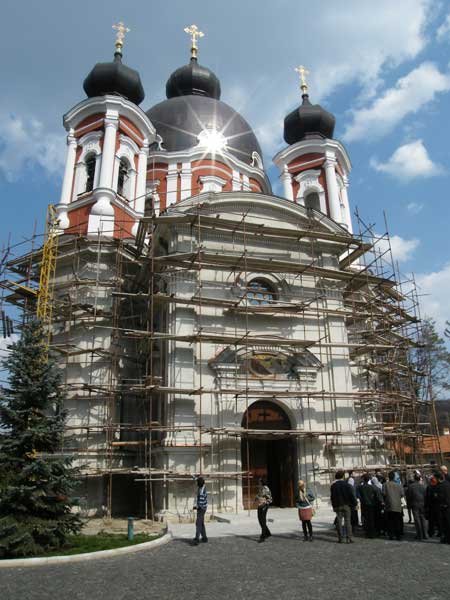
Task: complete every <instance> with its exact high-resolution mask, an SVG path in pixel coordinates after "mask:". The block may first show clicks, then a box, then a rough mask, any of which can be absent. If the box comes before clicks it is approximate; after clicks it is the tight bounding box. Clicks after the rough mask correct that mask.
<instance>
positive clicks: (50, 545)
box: [0, 321, 82, 557]
mask: <svg viewBox="0 0 450 600" xmlns="http://www.w3.org/2000/svg"><path fill="white" fill-rule="evenodd" d="M44 339H45V338H44V332H43V328H42V326H41V324H40V323H39V322H37V321H32V322H30V323H29V324H27V325H25V326H24V327H23V329H22V334H21V337H20V339H19V340H18V341H17V342H16V343H14V344H12V345H11V347H10V353H9V355H8V358H7V359H6V360H5V361H4V363H3V367H4V368H5V369H6V370H7V371H8V375H9V386H8V387H7V388H4V389H1V390H0V423H1V426H0V557H16V556H27V555H32V554H36V553H39V552H42V551H45V550H49V549H54V548H58V547H59V546H61V545H63V544H64V542H65V540H66V537H67V535H68V534H69V533H77V532H78V531H79V530H80V528H81V526H82V523H81V521H80V519H79V517H78V516H77V515H76V514H74V513H73V512H72V511H71V509H72V507H73V506H74V505H75V504H76V501H75V500H74V499H72V498H71V494H72V493H73V491H74V488H75V487H76V485H77V480H76V477H77V471H76V469H74V468H73V467H72V465H71V458H65V457H61V456H57V455H56V454H55V453H56V452H57V451H58V450H60V448H61V442H62V437H63V431H64V425H65V420H66V411H65V410H64V409H63V405H64V392H63V388H62V386H61V371H60V370H59V368H58V367H57V366H56V364H55V362H54V360H53V359H52V358H47V352H46V348H45V346H44V343H43V340H44Z"/></svg>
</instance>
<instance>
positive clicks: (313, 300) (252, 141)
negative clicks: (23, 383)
mask: <svg viewBox="0 0 450 600" xmlns="http://www.w3.org/2000/svg"><path fill="white" fill-rule="evenodd" d="M189 32H190V34H191V35H192V40H193V43H192V50H191V59H190V61H189V63H188V64H186V65H184V66H182V67H181V68H179V69H177V70H176V71H175V72H174V73H172V74H171V75H170V77H169V79H168V81H167V84H166V95H167V99H166V100H164V101H163V102H161V103H159V104H157V105H156V106H153V107H151V108H150V109H149V110H147V111H145V112H144V110H143V109H142V108H141V107H140V105H141V103H142V101H143V99H144V90H143V88H142V84H141V81H140V78H139V75H138V73H137V72H136V71H134V70H133V69H131V68H129V67H127V66H126V65H125V64H123V62H122V45H123V33H124V30H123V27H122V26H121V25H120V26H119V34H118V39H117V44H116V52H115V55H114V60H113V61H112V62H109V63H99V64H97V65H95V67H94V68H93V70H92V71H91V72H90V73H89V75H88V76H87V78H86V80H85V82H84V89H85V92H86V95H87V98H86V99H84V100H82V101H81V102H80V103H78V104H77V105H76V106H75V107H74V108H72V109H71V110H69V112H68V113H67V114H66V115H65V116H64V126H65V128H66V130H67V158H66V166H65V172H64V179H63V184H62V190H61V197H60V201H59V203H58V204H57V206H56V213H57V227H58V254H57V260H56V267H55V272H54V288H53V295H54V312H53V315H54V316H53V323H52V346H53V348H54V350H55V352H57V353H58V356H59V358H60V362H61V366H62V368H63V369H64V373H65V384H66V388H67V394H68V399H67V408H68V411H69V419H68V426H67V435H66V442H65V449H64V451H65V452H67V453H68V454H70V455H71V456H74V457H75V460H76V463H77V464H78V465H79V466H80V467H81V469H82V471H83V473H84V480H83V481H84V484H83V486H84V487H83V496H84V508H85V510H86V511H87V512H89V513H90V514H94V513H101V512H105V511H106V512H107V513H112V514H136V515H138V514H139V515H144V516H156V515H159V516H163V515H164V516H166V517H167V518H179V517H180V516H187V515H189V512H190V510H191V508H192V490H193V483H192V479H193V477H195V476H196V475H198V474H202V476H204V477H205V479H206V481H207V484H208V490H209V495H210V500H211V503H212V508H213V510H217V511H241V510H244V509H247V508H252V506H253V498H254V496H255V490H256V486H257V483H258V480H259V478H264V479H267V480H268V483H269V486H270V487H271V489H272V493H273V497H274V503H275V504H276V505H278V506H282V507H283V506H285V507H288V506H294V499H295V494H296V486H297V481H298V479H300V478H301V479H304V480H306V481H307V482H308V486H309V487H311V488H314V489H315V491H316V495H317V496H318V497H319V498H321V497H327V496H328V486H329V482H330V478H331V477H332V476H333V473H334V470H335V469H336V468H339V467H343V468H346V469H350V468H354V469H362V468H366V467H368V466H369V467H370V466H383V465H385V464H387V462H389V461H390V460H391V461H394V462H395V461H396V460H397V458H396V455H395V447H394V445H393V444H392V443H390V441H389V440H390V439H391V438H389V437H387V436H386V431H387V429H386V417H384V416H380V414H381V409H380V406H382V405H383V403H384V404H385V403H386V402H387V401H389V399H393V398H394V397H397V396H398V395H399V394H403V396H405V397H406V395H407V394H408V393H409V392H408V390H407V384H406V383H405V382H404V381H403V380H401V379H399V378H398V377H397V376H395V377H394V376H393V375H392V373H389V374H388V375H386V373H384V372H383V371H382V367H383V366H384V367H386V365H387V364H388V363H389V361H390V362H392V361H393V360H394V357H395V360H396V361H400V360H401V357H404V356H405V355H406V353H407V349H406V348H407V346H406V345H405V346H402V345H401V340H400V339H399V338H395V335H398V331H399V330H400V329H399V328H401V327H403V326H404V324H405V323H407V324H408V323H409V321H408V318H407V317H406V316H405V315H406V313H405V314H403V313H402V311H403V309H402V308H400V305H399V303H400V302H401V298H399V293H398V292H397V291H396V282H395V281H394V280H393V279H391V278H386V277H383V276H381V275H380V274H378V273H377V272H376V270H374V269H373V268H367V267H365V263H364V262H363V259H362V257H363V255H364V253H366V252H368V251H369V250H370V248H369V245H368V244H367V243H366V242H365V241H363V240H362V238H361V237H360V236H355V235H353V226H352V217H351V208H350V203H349V197H348V186H349V175H350V171H351V163H350V158H349V156H348V154H347V151H346V149H345V148H344V146H343V145H342V144H341V143H340V142H339V141H338V140H336V139H335V138H334V137H333V135H334V126H335V119H334V116H333V115H332V114H331V113H329V112H328V111H326V110H325V109H324V108H322V107H321V106H319V105H317V104H313V103H311V101H310V98H309V94H308V88H307V84H306V82H305V78H304V77H305V70H304V69H303V68H300V69H299V72H300V75H301V103H300V105H299V106H298V107H297V108H295V109H294V110H293V111H292V112H291V113H290V114H288V115H287V116H286V119H285V122H284V140H285V147H284V148H283V149H282V150H281V151H280V152H279V153H278V154H277V155H276V156H275V157H274V159H273V162H274V164H275V166H276V167H277V169H278V172H279V179H280V182H281V185H280V189H282V192H281V194H280V195H275V194H274V193H273V192H272V187H271V182H270V180H269V178H268V175H267V170H266V166H265V165H264V162H263V153H262V151H261V148H260V146H259V143H258V140H257V138H256V135H255V133H254V132H253V130H252V128H251V127H250V125H249V124H248V123H247V122H246V121H245V119H244V118H243V117H242V116H241V115H240V114H239V113H238V112H236V111H235V110H234V109H233V108H232V107H230V106H229V105H227V104H226V103H224V102H223V101H222V100H221V99H220V98H221V87H220V82H219V79H218V78H217V76H216V75H215V74H214V73H213V72H212V71H211V70H210V69H208V68H206V67H203V66H201V65H200V64H199V62H198V58H197V40H198V37H199V32H198V29H197V28H195V26H192V27H191V28H189ZM388 321H389V323H390V325H389V327H390V329H389V327H388V329H389V330H388V331H387V330H386V327H384V329H383V333H382V334H381V333H379V330H380V329H381V325H380V324H381V323H387V322H388ZM411 398H412V397H411ZM411 398H410V399H409V400H407V401H405V402H406V405H407V406H410V405H411V402H413V400H412V399H411ZM388 419H389V418H388ZM397 426H398V425H397ZM389 431H390V432H392V431H393V428H392V427H389Z"/></svg>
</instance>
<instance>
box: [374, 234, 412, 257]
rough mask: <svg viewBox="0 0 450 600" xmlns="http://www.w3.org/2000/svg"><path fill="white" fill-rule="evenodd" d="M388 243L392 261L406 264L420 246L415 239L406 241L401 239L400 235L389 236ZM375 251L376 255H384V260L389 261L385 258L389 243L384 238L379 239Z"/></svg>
mask: <svg viewBox="0 0 450 600" xmlns="http://www.w3.org/2000/svg"><path fill="white" fill-rule="evenodd" d="M390 243H391V251H392V257H393V259H394V261H396V262H399V263H402V262H406V261H407V260H409V259H410V258H411V257H412V255H413V254H414V251H415V250H416V249H417V248H418V246H419V244H420V240H418V239H417V238H412V239H410V240H407V239H405V238H402V237H401V236H400V235H391V236H390ZM375 249H376V253H377V255H380V253H381V254H383V255H384V257H383V258H384V259H386V260H389V257H388V256H387V253H388V251H389V242H388V240H387V239H386V238H384V237H380V239H379V240H378V241H377V243H376V248H375ZM385 253H386V254H385Z"/></svg>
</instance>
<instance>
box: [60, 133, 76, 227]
mask: <svg viewBox="0 0 450 600" xmlns="http://www.w3.org/2000/svg"><path fill="white" fill-rule="evenodd" d="M76 153H77V140H76V138H75V136H74V135H73V132H72V131H71V132H70V133H69V135H68V136H67V156H66V166H65V168H64V179H63V184H62V189H61V197H60V200H59V204H58V205H57V207H56V213H57V216H58V221H59V226H60V227H61V229H67V228H68V227H69V216H68V214H67V211H68V205H69V204H70V199H71V195H72V186H73V177H74V174H75V158H76Z"/></svg>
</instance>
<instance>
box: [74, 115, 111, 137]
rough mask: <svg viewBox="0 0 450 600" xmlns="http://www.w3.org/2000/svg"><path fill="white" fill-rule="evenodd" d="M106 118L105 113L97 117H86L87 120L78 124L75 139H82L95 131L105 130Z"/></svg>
mask: <svg viewBox="0 0 450 600" xmlns="http://www.w3.org/2000/svg"><path fill="white" fill-rule="evenodd" d="M104 118H105V115H104V114H103V113H96V114H95V115H91V116H90V117H86V119H83V121H81V123H78V126H77V128H76V129H75V137H82V136H83V135H86V133H89V131H95V130H96V129H103V119H104ZM96 121H98V123H96ZM90 125H91V126H90ZM89 126H90V127H89Z"/></svg>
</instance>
